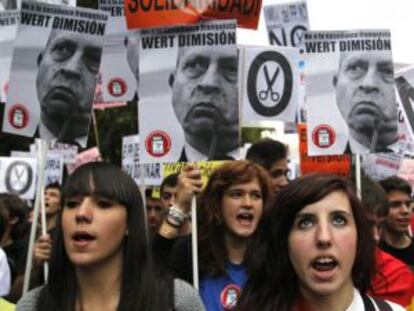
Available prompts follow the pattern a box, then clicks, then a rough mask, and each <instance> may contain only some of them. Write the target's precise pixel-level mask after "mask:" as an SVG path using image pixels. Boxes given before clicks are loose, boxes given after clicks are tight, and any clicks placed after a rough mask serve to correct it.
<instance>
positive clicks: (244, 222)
mask: <svg viewBox="0 0 414 311" xmlns="http://www.w3.org/2000/svg"><path fill="white" fill-rule="evenodd" d="M200 187H201V177H200V174H199V171H198V169H197V168H195V167H193V166H187V167H186V168H185V169H184V171H183V172H182V174H180V176H179V182H178V191H177V201H176V205H175V207H174V208H173V211H174V213H172V215H170V214H169V215H167V217H166V220H165V223H164V224H163V226H162V227H161V229H160V234H161V235H162V236H164V237H165V238H169V239H172V238H173V237H176V235H175V236H174V232H175V234H177V231H178V230H179V227H180V225H181V224H182V220H181V219H183V218H185V214H186V213H188V211H189V209H190V206H191V198H192V195H193V194H194V193H198V192H200V190H201V189H200ZM268 196H269V184H268V176H267V174H266V172H265V171H264V169H263V168H261V167H260V166H258V165H256V164H254V163H252V162H250V161H232V162H227V163H225V164H223V165H221V166H220V167H218V168H217V169H215V170H214V172H213V174H212V175H211V176H210V178H209V181H208V183H207V185H206V187H205V189H204V190H203V192H202V193H201V196H200V198H199V201H198V204H197V223H198V250H199V269H200V271H199V272H200V273H199V274H200V293H201V296H202V298H203V302H204V304H205V306H206V309H207V310H211V311H212V310H223V309H224V310H228V309H230V308H231V307H232V306H234V305H235V303H236V301H237V297H238V296H239V294H240V291H241V289H242V288H243V286H244V283H245V280H246V272H245V264H246V262H248V261H249V258H248V257H247V256H246V255H245V254H246V251H247V248H248V245H249V241H250V239H251V238H252V236H253V235H254V234H255V232H256V229H257V227H258V224H259V222H260V219H261V217H262V214H263V209H264V206H265V203H266V201H267V199H268ZM182 214H183V215H182ZM173 215H177V217H173ZM174 230H175V231H174ZM169 262H170V267H171V268H172V270H173V272H175V273H176V275H178V276H180V277H182V278H186V279H191V273H192V271H191V267H192V264H191V245H190V238H189V237H187V238H183V239H180V240H179V241H177V242H176V245H175V246H174V249H173V250H172V252H171V256H170V261H169ZM223 297H224V298H223ZM252 310H253V309H252Z"/></svg>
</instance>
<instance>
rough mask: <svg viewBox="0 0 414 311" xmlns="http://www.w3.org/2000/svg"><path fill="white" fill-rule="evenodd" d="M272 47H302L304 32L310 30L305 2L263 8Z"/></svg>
mask: <svg viewBox="0 0 414 311" xmlns="http://www.w3.org/2000/svg"><path fill="white" fill-rule="evenodd" d="M263 13H264V17H265V23H266V29H267V33H268V35H269V42H270V45H279V46H295V47H300V46H301V45H302V43H303V34H304V32H306V31H308V30H309V29H310V27H309V19H308V9H307V6H306V2H305V1H298V2H289V3H283V4H272V5H266V6H264V7H263Z"/></svg>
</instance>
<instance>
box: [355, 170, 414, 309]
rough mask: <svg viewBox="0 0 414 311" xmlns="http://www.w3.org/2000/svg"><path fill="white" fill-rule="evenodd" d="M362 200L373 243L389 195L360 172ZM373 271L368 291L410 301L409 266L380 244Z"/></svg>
mask: <svg viewBox="0 0 414 311" xmlns="http://www.w3.org/2000/svg"><path fill="white" fill-rule="evenodd" d="M361 188H362V194H361V200H362V201H361V202H362V208H363V209H364V211H365V213H366V215H367V216H368V219H369V221H370V223H371V228H372V234H373V237H374V239H375V242H376V243H379V242H380V238H381V235H380V232H381V230H382V227H383V223H384V220H385V218H386V217H387V215H388V212H389V205H388V198H387V194H386V193H385V191H384V189H382V187H381V186H380V185H379V184H378V183H377V182H374V181H372V180H370V179H369V178H368V177H366V176H365V175H364V174H363V175H362V187H361ZM375 265H376V269H375V270H376V271H375V275H374V278H373V280H372V283H371V287H370V290H369V293H370V295H372V296H374V297H380V298H382V299H387V300H389V301H392V302H395V303H398V304H399V305H401V306H403V307H408V306H410V305H411V299H412V298H413V294H414V293H413V289H414V287H413V286H414V279H413V274H412V273H411V271H410V268H409V267H408V266H407V265H406V264H405V263H403V262H402V261H400V260H399V259H397V258H395V257H394V256H392V255H390V254H388V253H386V252H384V251H383V250H381V249H380V248H379V247H376V250H375Z"/></svg>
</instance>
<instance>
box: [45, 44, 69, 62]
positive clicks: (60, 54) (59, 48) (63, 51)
mask: <svg viewBox="0 0 414 311" xmlns="http://www.w3.org/2000/svg"><path fill="white" fill-rule="evenodd" d="M73 53H74V46H73V44H71V43H69V42H60V43H57V44H55V45H54V46H53V47H52V50H51V55H52V57H53V59H54V60H56V61H60V62H62V61H65V60H67V59H69V58H70V57H71V56H72V54H73Z"/></svg>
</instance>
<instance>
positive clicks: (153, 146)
mask: <svg viewBox="0 0 414 311" xmlns="http://www.w3.org/2000/svg"><path fill="white" fill-rule="evenodd" d="M145 149H146V150H147V152H148V153H149V154H150V155H152V156H153V157H157V158H158V157H162V156H164V155H166V154H167V153H168V152H169V151H170V149H171V139H170V136H169V135H168V134H167V133H166V132H163V131H153V132H151V133H149V134H148V136H147V138H146V139H145Z"/></svg>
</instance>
